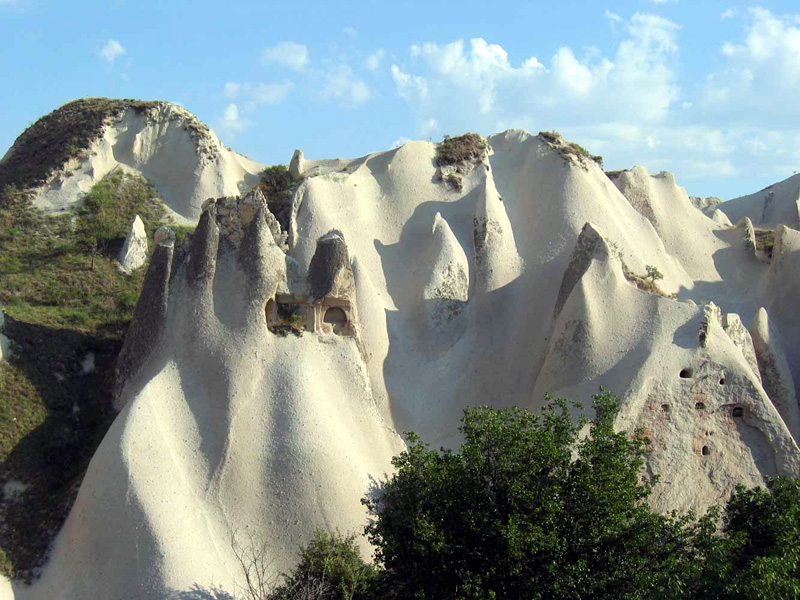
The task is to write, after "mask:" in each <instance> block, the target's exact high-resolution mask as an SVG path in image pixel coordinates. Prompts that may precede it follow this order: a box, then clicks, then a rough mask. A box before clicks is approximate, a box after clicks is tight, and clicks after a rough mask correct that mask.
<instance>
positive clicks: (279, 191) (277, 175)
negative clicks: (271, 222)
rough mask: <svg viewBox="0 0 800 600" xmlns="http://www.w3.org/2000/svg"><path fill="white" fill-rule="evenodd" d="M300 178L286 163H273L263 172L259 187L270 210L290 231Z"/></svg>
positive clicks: (285, 229) (286, 229) (282, 225)
mask: <svg viewBox="0 0 800 600" xmlns="http://www.w3.org/2000/svg"><path fill="white" fill-rule="evenodd" d="M299 184H300V180H299V179H295V178H294V177H293V176H292V174H291V173H289V170H288V169H287V168H286V165H273V166H271V167H267V168H266V169H264V170H263V171H262V172H261V177H260V179H259V182H258V189H260V190H261V191H262V193H263V194H264V197H265V198H266V200H267V206H268V207H269V210H270V212H271V213H272V214H273V215H274V216H275V218H276V219H277V220H278V223H280V225H281V229H282V230H283V231H286V232H288V231H289V227H290V222H291V219H292V198H293V197H294V193H295V191H297V186H298V185H299Z"/></svg>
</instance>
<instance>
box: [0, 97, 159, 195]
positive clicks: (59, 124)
mask: <svg viewBox="0 0 800 600" xmlns="http://www.w3.org/2000/svg"><path fill="white" fill-rule="evenodd" d="M159 104H160V103H159V102H146V101H142V100H119V99H111V98H81V99H80V100H74V101H73V102H69V103H67V104H65V105H64V106H62V107H61V108H58V109H56V110H54V111H53V112H51V113H50V114H48V115H45V116H44V117H42V118H40V119H39V120H38V121H36V122H35V123H34V124H33V125H31V126H30V127H28V128H27V129H26V130H25V131H23V132H22V134H21V135H20V136H19V137H18V138H17V139H16V141H15V142H14V145H13V146H12V147H11V150H10V151H9V154H8V155H7V156H6V158H5V160H3V161H2V162H0V192H2V191H3V190H4V189H5V188H6V187H8V186H13V187H15V188H17V189H19V190H25V189H29V188H31V187H35V186H38V185H42V184H44V183H47V181H48V180H49V178H50V176H51V175H52V174H53V172H54V171H56V170H57V169H59V168H61V167H62V165H64V163H66V162H67V161H68V160H69V159H71V158H79V157H81V156H82V155H83V154H84V153H85V152H86V150H87V149H88V148H89V146H90V145H91V143H92V141H94V140H95V139H97V138H98V137H99V136H100V135H101V133H102V131H103V126H104V125H105V124H106V122H107V121H108V120H109V119H111V118H113V117H116V116H118V115H120V114H121V113H122V112H124V111H125V110H126V109H128V108H132V109H133V110H135V111H137V112H143V111H146V110H149V109H151V108H155V107H157V106H158V105H159Z"/></svg>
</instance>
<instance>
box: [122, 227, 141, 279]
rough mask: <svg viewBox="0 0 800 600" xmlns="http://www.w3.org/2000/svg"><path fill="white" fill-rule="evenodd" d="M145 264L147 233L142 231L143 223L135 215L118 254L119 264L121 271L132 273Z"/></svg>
mask: <svg viewBox="0 0 800 600" xmlns="http://www.w3.org/2000/svg"><path fill="white" fill-rule="evenodd" d="M146 263H147V233H146V232H145V230H144V221H142V218H141V217H140V216H139V215H135V216H134V217H133V221H132V222H131V227H130V229H129V230H128V235H127V236H126V237H125V244H124V245H123V246H122V251H121V252H120V254H119V264H120V267H121V268H122V270H123V271H125V272H126V273H132V272H133V271H135V270H136V269H138V268H139V267H141V266H143V265H145V264H146Z"/></svg>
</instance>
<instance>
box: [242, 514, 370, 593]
mask: <svg viewBox="0 0 800 600" xmlns="http://www.w3.org/2000/svg"><path fill="white" fill-rule="evenodd" d="M232 544H233V551H234V554H235V556H236V558H237V560H238V562H239V566H240V568H241V571H242V575H243V576H244V580H245V585H244V586H243V588H242V591H243V592H244V593H245V595H246V597H247V598H248V600H360V599H364V600H366V598H368V597H369V593H370V590H371V588H372V585H373V583H374V580H375V577H376V570H375V567H373V566H372V565H370V564H368V563H366V562H364V560H363V559H362V558H361V553H360V552H359V550H358V545H357V544H356V536H355V535H353V534H351V535H342V534H340V533H338V532H336V533H327V532H326V531H324V530H322V529H317V530H316V531H315V532H314V537H313V538H312V539H311V541H310V542H309V543H308V545H307V546H305V547H304V548H301V549H300V552H299V558H300V561H299V563H298V564H297V566H296V567H295V568H294V569H293V570H292V572H291V573H288V574H284V575H283V576H282V579H283V582H282V583H280V584H278V585H274V584H273V582H272V580H271V577H270V565H269V564H268V563H267V561H266V557H267V550H268V549H267V547H266V545H264V544H261V545H260V546H259V545H257V544H254V542H253V540H252V539H250V540H249V542H248V544H247V545H245V546H242V545H241V544H240V543H239V542H238V541H237V539H236V537H235V536H234V539H233V540H232Z"/></svg>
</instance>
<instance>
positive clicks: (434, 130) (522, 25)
mask: <svg viewBox="0 0 800 600" xmlns="http://www.w3.org/2000/svg"><path fill="white" fill-rule="evenodd" d="M0 89H2V90H3V93H2V96H1V97H0V98H1V99H0V153H4V152H5V149H6V148H8V147H9V146H10V145H11V144H12V143H13V141H14V139H15V137H16V136H17V135H19V134H20V133H21V132H22V130H23V129H24V128H25V127H26V126H27V125H29V124H30V123H32V122H33V121H35V120H36V119H37V118H38V117H40V116H42V115H43V114H46V113H47V112H50V111H51V110H53V109H55V108H57V107H58V106H60V105H61V104H63V103H64V102H67V101H69V100H72V99H75V98H79V97H83V96H112V97H127V98H141V99H161V100H169V101H173V102H179V103H181V104H182V105H183V106H185V107H186V108H187V109H189V110H190V111H192V112H193V113H195V114H196V115H197V116H198V117H199V118H200V119H202V120H203V121H204V122H206V123H208V124H209V125H210V126H211V127H212V128H213V129H214V130H215V131H216V133H217V134H218V135H219V136H220V138H221V139H222V140H223V141H224V142H225V143H226V144H228V145H229V146H231V147H232V148H234V149H235V150H238V151H239V152H242V153H243V154H246V155H248V156H250V157H252V158H253V159H255V160H257V161H259V162H262V163H269V164H274V163H286V162H288V161H289V158H290V157H291V154H292V152H293V150H294V149H295V148H300V149H302V150H303V151H304V152H305V154H306V156H307V157H309V158H332V157H346V156H359V155H363V154H366V153H369V152H373V151H377V150H383V149H388V148H391V147H392V146H393V145H396V144H399V143H402V142H403V141H404V140H407V139H428V138H431V139H432V140H434V141H436V140H439V139H441V138H442V136H443V135H444V134H451V135H457V134H459V133H462V132H464V131H479V132H480V133H483V134H484V135H488V134H490V133H493V132H496V131H501V130H504V129H508V128H510V127H519V128H524V129H528V130H529V131H533V132H538V131H540V130H551V129H556V130H558V131H561V132H562V133H563V134H565V135H566V136H567V137H568V138H569V139H571V140H573V141H577V142H579V143H581V144H583V145H584V146H586V147H587V148H588V149H589V150H591V151H592V152H593V153H597V154H602V155H603V156H604V157H605V164H606V168H607V169H620V168H626V167H630V166H633V165H634V164H644V165H646V166H648V168H650V170H651V171H654V172H657V171H660V170H670V171H672V172H674V173H675V175H676V177H677V178H678V181H679V183H681V184H683V185H684V186H686V188H687V191H688V192H689V193H690V194H694V195H717V196H721V197H723V198H729V197H735V196H738V195H741V194H744V193H749V192H752V191H756V190H758V189H761V188H762V187H764V186H765V185H768V184H770V183H773V182H775V181H778V180H780V179H783V178H786V177H788V176H790V175H792V174H793V173H794V172H796V171H798V170H800V6H799V5H798V4H797V2H796V0H795V1H782V2H778V1H776V2H763V3H761V4H751V3H742V2H735V1H721V2H717V1H714V0H703V1H702V2H698V1H696V0H695V1H693V2H690V1H688V0H659V1H655V0H631V1H628V2H613V3H599V2H575V1H570V0H560V1H556V2H553V1H552V0H550V1H548V2H531V1H524V0H516V1H514V2H504V1H495V2H486V1H485V0H484V1H481V2H476V1H472V0H462V1H461V2H458V3H455V2H437V1H434V0H429V1H427V2H419V1H410V0H395V1H394V2H391V3H389V2H387V3H384V2H358V3H356V2H346V1H340V2H329V1H328V2H316V1H314V0H307V1H306V2H303V3H300V2H297V3H294V2H285V1H284V2H280V3H277V2H268V1H262V2H258V3H252V4H246V3H236V2H232V1H231V2H218V1H217V2H206V1H204V0H198V1H193V2H188V1H177V2H175V1H173V2H159V3H147V2H129V1H126V0H105V1H103V2H80V3H75V2H70V3H67V2H58V3H56V2H48V1H46V0H0Z"/></svg>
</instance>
